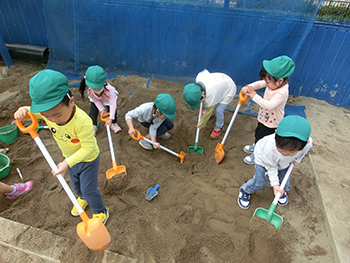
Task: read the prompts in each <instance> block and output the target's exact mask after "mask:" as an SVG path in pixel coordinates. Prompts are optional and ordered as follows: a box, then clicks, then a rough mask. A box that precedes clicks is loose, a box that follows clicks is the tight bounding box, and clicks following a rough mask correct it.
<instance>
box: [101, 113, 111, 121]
mask: <svg viewBox="0 0 350 263" xmlns="http://www.w3.org/2000/svg"><path fill="white" fill-rule="evenodd" d="M108 120H109V112H106V113H105V114H103V115H101V121H103V122H105V123H107V121H108Z"/></svg>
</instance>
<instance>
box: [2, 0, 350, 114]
mask: <svg viewBox="0 0 350 263" xmlns="http://www.w3.org/2000/svg"><path fill="white" fill-rule="evenodd" d="M48 2H50V5H46V4H45V1H44V4H43V3H42V0H32V1H26V0H18V1H11V0H2V1H0V22H1V23H0V32H1V34H2V36H3V38H4V40H5V42H7V43H19V44H28V45H39V46H49V47H50V50H51V54H50V60H51V59H54V60H55V61H58V62H59V61H62V65H60V64H59V63H57V64H56V66H58V67H59V68H60V67H61V66H62V68H67V67H68V68H69V70H72V71H75V72H77V71H78V72H83V69H84V67H85V65H91V64H100V65H102V66H104V65H103V63H104V62H105V61H110V62H112V63H110V64H109V65H108V66H110V70H111V71H115V72H116V73H118V72H120V71H121V70H122V71H123V72H133V73H146V74H154V75H156V76H159V75H162V76H163V77H164V76H168V77H184V76H187V77H191V78H192V79H194V78H195V75H196V74H197V72H198V71H200V70H201V69H203V68H208V69H210V70H211V71H222V72H225V73H227V74H229V75H231V76H232V77H233V79H234V80H235V81H236V82H237V83H238V84H239V85H244V84H245V83H246V82H248V81H252V80H256V79H257V78H258V73H259V70H260V65H261V61H262V59H269V58H272V57H273V56H276V55H279V54H282V53H284V52H283V51H284V50H289V52H288V55H290V56H293V53H295V54H297V56H296V58H295V60H296V71H295V73H294V75H293V76H292V77H291V78H290V83H291V86H290V88H291V90H290V92H291V94H293V95H296V96H298V95H302V96H309V97H314V98H317V99H321V100H325V101H327V102H329V103H331V104H333V105H336V106H341V107H346V108H350V64H349V63H350V57H349V56H350V54H349V53H350V52H349V49H350V45H349V43H350V41H349V40H350V39H349V38H350V34H349V31H350V28H349V27H345V26H338V25H325V24H319V23H315V24H314V25H313V26H312V28H311V31H310V32H309V34H308V35H307V36H306V35H305V37H306V38H305V39H303V41H304V40H305V41H304V42H303V41H300V30H302V29H303V28H304V27H305V25H304V24H303V22H297V23H295V24H294V26H293V27H290V28H289V29H290V30H289V31H288V32H283V30H282V29H281V31H279V29H280V28H282V26H283V23H282V24H281V27H280V26H277V27H274V26H271V25H272V24H274V23H276V21H277V23H280V22H281V21H282V20H279V18H278V17H277V16H274V17H272V16H268V15H266V14H263V13H261V17H263V18H262V19H260V20H258V17H254V16H253V17H252V16H251V17H250V19H248V20H247V19H245V18H246V17H247V13H244V12H243V11H242V12H238V13H236V14H235V15H234V16H233V13H232V12H231V13H229V12H227V13H222V14H220V15H215V14H213V12H211V13H208V14H206V13H204V12H202V11H203V10H200V9H198V10H193V11H192V12H191V13H189V12H187V11H186V12H185V10H182V9H181V8H179V9H177V10H174V9H167V8H161V7H160V6H159V5H156V6H153V7H152V6H151V7H145V6H143V7H142V6H141V7H139V6H135V5H129V6H127V5H120V4H118V5H117V7H118V8H115V3H113V6H114V8H111V7H110V6H109V5H108V4H109V3H108V2H107V1H106V3H105V5H102V6H100V9H101V10H102V11H103V16H96V17H95V16H93V15H92V14H91V6H90V8H89V6H87V5H84V3H86V2H84V1H48ZM90 2H94V1H90ZM149 8H151V9H152V8H153V9H155V8H157V12H158V15H157V16H155V15H149V14H150V13H149V12H146V11H147V10H149ZM42 9H43V10H44V12H43V11H42ZM53 9H55V12H56V14H55V21H53V20H52V17H53V16H52V17H51V14H50V12H52V11H50V10H53ZM213 9H215V8H213ZM101 10H100V11H101ZM214 11H215V10H214ZM43 13H45V14H46V16H48V15H49V16H50V17H46V18H44V15H43ZM214 13H215V12H214ZM159 14H161V15H159ZM77 15H79V16H78V18H75V19H72V18H73V17H76V16H77ZM261 17H260V18H261ZM45 19H48V20H49V21H47V20H45ZM96 20H97V21H98V23H96ZM111 20H113V21H114V20H117V21H118V22H117V23H115V24H114V26H113V27H111V26H110V24H108V27H101V25H102V24H103V22H106V23H108V21H111ZM198 21H199V22H200V23H197V22H198ZM169 22H171V26H170V27H169V26H168V25H169ZM282 22H283V21H282ZM288 22H290V21H286V22H285V23H288ZM198 24H200V26H198ZM46 28H50V30H49V32H47V31H48V30H47V29H46ZM145 30H147V34H144V33H142V32H143V31H145ZM272 30H273V31H274V32H273V33H274V34H275V35H276V36H280V37H273V38H272V39H268V38H267V39H268V40H269V43H268V45H269V46H270V47H269V48H266V43H264V41H260V43H258V42H259V39H263V37H264V34H269V33H271V32H272ZM61 34H63V35H61ZM281 34H283V35H282V37H281ZM47 35H48V36H49V38H47ZM246 35H249V36H254V38H252V37H250V38H245V36H246ZM86 36H87V37H88V38H87V40H90V41H96V40H98V43H99V44H98V45H99V46H102V47H104V48H101V49H96V47H95V46H94V45H91V44H89V42H80V41H81V38H82V37H86ZM89 38H90V39H89ZM265 39H266V38H264V40H265ZM257 40H258V41H257ZM111 41H113V43H111ZM254 41H256V42H254ZM253 42H254V44H253ZM242 43H243V44H242ZM301 44H302V45H301ZM300 45H301V46H300ZM208 46H211V47H215V48H211V49H210V50H209V53H208V49H207V47H208ZM290 46H292V47H293V49H290ZM288 48H289V49H288ZM55 49H56V51H57V52H52V51H55ZM105 50H108V52H104V51H105ZM130 50H135V51H137V52H129V51H130ZM140 54H141V55H140ZM67 55H68V56H70V58H71V60H70V61H69V63H67V62H66V61H64V59H62V58H63V57H66V56H67ZM61 56H62V58H61ZM246 57H249V63H243V62H242V60H244V59H245V58H246ZM86 58H88V59H86ZM169 63H170V64H169ZM237 64H238V65H240V66H236V65H237ZM208 65H209V66H208ZM233 65H235V66H233ZM184 72H185V74H184Z"/></svg>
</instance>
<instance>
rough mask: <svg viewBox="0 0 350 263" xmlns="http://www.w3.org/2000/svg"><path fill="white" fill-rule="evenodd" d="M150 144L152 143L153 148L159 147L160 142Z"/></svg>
mask: <svg viewBox="0 0 350 263" xmlns="http://www.w3.org/2000/svg"><path fill="white" fill-rule="evenodd" d="M152 145H153V148H154V149H160V143H159V142H157V145H154V144H152Z"/></svg>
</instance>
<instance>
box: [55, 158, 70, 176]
mask: <svg viewBox="0 0 350 263" xmlns="http://www.w3.org/2000/svg"><path fill="white" fill-rule="evenodd" d="M68 167H69V165H68V163H67V162H66V161H63V162H60V163H59V164H57V171H56V172H55V171H53V170H52V171H51V173H52V174H53V175H54V176H57V175H58V174H62V176H65V175H66V172H67V169H68Z"/></svg>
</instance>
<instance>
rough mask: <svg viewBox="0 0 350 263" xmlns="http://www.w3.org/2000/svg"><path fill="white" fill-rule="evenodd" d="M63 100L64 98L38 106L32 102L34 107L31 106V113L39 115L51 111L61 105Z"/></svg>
mask: <svg viewBox="0 0 350 263" xmlns="http://www.w3.org/2000/svg"><path fill="white" fill-rule="evenodd" d="M62 99H63V98H60V99H56V100H53V101H50V102H47V103H42V104H36V103H33V102H32V105H31V106H30V111H31V112H33V113H38V112H44V111H48V110H51V109H52V108H54V107H56V106H57V105H58V104H60V103H61V101H62Z"/></svg>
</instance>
